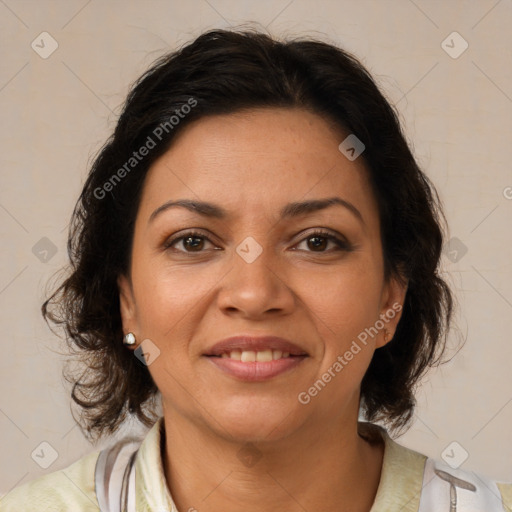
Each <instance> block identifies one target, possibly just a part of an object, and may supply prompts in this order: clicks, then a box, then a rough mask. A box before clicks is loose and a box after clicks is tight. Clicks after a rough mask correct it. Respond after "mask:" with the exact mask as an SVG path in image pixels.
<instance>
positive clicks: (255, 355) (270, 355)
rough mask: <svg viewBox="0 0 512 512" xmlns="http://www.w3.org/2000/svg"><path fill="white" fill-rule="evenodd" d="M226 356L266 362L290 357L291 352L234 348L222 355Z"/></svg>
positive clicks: (245, 361)
mask: <svg viewBox="0 0 512 512" xmlns="http://www.w3.org/2000/svg"><path fill="white" fill-rule="evenodd" d="M221 357H224V358H230V359H236V360H237V361H242V362H243V363H248V362H252V361H257V362H262V363H263V362H266V361H272V360H273V359H281V358H284V357H290V353H289V352H283V351H281V350H259V351H257V352H255V351H253V350H243V351H240V350H232V351H231V352H229V353H227V352H225V353H224V354H222V355H221Z"/></svg>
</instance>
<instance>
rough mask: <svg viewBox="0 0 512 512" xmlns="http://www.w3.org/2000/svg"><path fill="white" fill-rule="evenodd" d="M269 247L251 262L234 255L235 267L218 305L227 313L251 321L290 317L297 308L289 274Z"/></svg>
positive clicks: (225, 282)
mask: <svg viewBox="0 0 512 512" xmlns="http://www.w3.org/2000/svg"><path fill="white" fill-rule="evenodd" d="M283 260H284V259H283V258H279V256H278V255H275V254H274V253H273V251H272V250H271V249H270V248H266V249H264V248H262V251H261V254H259V256H258V257H257V258H256V259H254V260H252V258H247V257H245V255H244V253H243V252H242V251H240V252H236V253H234V254H233V267H232V269H231V270H230V271H229V272H228V273H227V275H226V276H225V277H224V279H222V282H221V285H222V287H221V289H220V290H219V292H218V299H217V300H218V306H219V308H220V309H221V310H222V311H223V312H224V313H225V314H230V315H234V314H237V315H239V316H243V317H246V318H251V319H258V318H262V317H265V318H266V317H267V316H268V315H269V314H273V315H276V314H281V315H286V314H290V313H291V312H292V311H293V309H294V307H295V306H296V295H295V293H294V292H293V290H292V283H291V282H290V278H291V276H290V272H289V269H287V268H286V265H285V263H286V262H285V261H283Z"/></svg>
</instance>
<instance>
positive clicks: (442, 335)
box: [0, 30, 512, 512]
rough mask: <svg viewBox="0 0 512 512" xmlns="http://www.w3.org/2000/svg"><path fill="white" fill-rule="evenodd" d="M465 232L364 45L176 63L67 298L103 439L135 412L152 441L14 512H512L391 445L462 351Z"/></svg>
mask: <svg viewBox="0 0 512 512" xmlns="http://www.w3.org/2000/svg"><path fill="white" fill-rule="evenodd" d="M441 218H442V212H441V209H440V206H439V200H438V198H437V195H436V192H435V189H434V188H433V186H432V185H431V184H430V182H429V180H428V179H427V177H426V176H425V175H424V174H423V173H422V172H421V170H420V169H419V168H418V165H417V164H416V162H415V160H414V158H413V156H412V154H411V151H410V149H409V147H408V146H407V144H406V142H405V140H404V137H403V135H402V133H401V130H400V126H399V123H398V120H397V117H396V115H395V113H394V111H393V109H392V108H391V106H390V105H389V103H388V102H387V101H386V100H385V98H384V97H383V95H382V94H381V93H380V92H379V90H378V88H377V87H376V85H375V83H374V82H373V80H372V78H371V77H370V75H369V74H368V72H367V71H366V70H365V69H364V68H363V67H362V66H361V64H360V63H359V62H358V61H357V60H356V59H355V58H354V57H352V56H350V55H348V54H347V53H345V52H344V51H342V50H340V49H338V48H335V47H333V46H331V45H328V44H326V43H323V42H318V41H309V40H296V41H289V42H284V43H283V42H278V41H275V40H273V39H271V38H270V37H268V36H267V35H264V34H260V33H256V32H254V33H250V32H237V31H224V30H214V31H210V32H207V33H205V34H203V35H201V36H200V37H199V38H197V39H196V40H195V41H193V42H192V43H191V44H188V45H187V46H185V47H184V48H183V49H181V50H180V51H178V52H176V53H173V54H170V55H167V56H165V57H163V58H161V59H160V60H159V61H158V62H157V63H156V64H155V65H154V66H153V67H152V68H151V69H150V70H149V71H148V72H147V73H145V74H144V75H143V76H142V77H141V78H140V79H139V80H138V82H137V83H136V84H135V86H134V88H133V89H132V91H131V92H130V94H129V96H128V99H127V102H126V105H125V108H124V111H123V113H122V115H121V117H120V119H119V121H118V124H117V127H116V129H115V132H114V134H113V135H112V137H111V138H110V139H109V140H108V142H107V143H106V145H105V146H104V147H103V149H102V151H101V152H100V154H99V156H98V157H97V159H96V160H95V162H94V165H93V167H92V169H91V172H90V174H89V177H88V179H87V182H86V183H85V186H84V189H83V191H82V194H81V196H80V199H79V202H78V204H77V207H76V209H75V211H74V215H73V224H72V230H71V232H70V240H69V249H70V258H71V271H72V272H71V275H70V276H69V277H68V278H67V279H66V281H65V282H64V283H63V284H62V285H61V286H60V288H59V289H58V290H57V291H56V293H55V294H54V295H53V296H52V297H51V298H50V299H49V300H48V301H47V302H45V304H44V305H43V314H44V315H45V317H46V318H47V319H49V320H52V321H54V322H56V323H62V324H63V325H64V327H65V329H66V331H67V335H68V339H69V341H70V344H71V346H72V347H74V348H75V349H76V350H77V351H78V353H80V354H82V355H83V357H84V362H85V363H86V371H84V373H83V374H81V375H79V376H78V377H76V378H75V380H74V381H73V382H74V386H73V392H72V397H73V399H74V401H75V402H76V403H77V404H78V405H80V406H81V407H82V415H81V418H80V422H81V426H82V428H83V431H84V433H86V435H88V436H89V437H90V438H91V439H98V438H99V437H101V436H102V435H105V434H112V433H114V432H115V431H116V430H117V429H118V427H119V426H120V425H121V424H122V423H123V421H124V420H125V419H126V416H127V414H128V413H129V414H132V415H134V416H135V417H137V418H138V419H139V420H141V421H142V422H143V423H144V424H145V425H147V426H148V427H151V429H150V430H149V432H148V434H147V435H146V437H145V438H144V440H143V441H142V443H139V442H138V441H136V440H134V441H132V442H127V443H124V444H123V443H120V444H117V445H115V446H114V448H113V449H111V450H106V451H103V452H101V454H100V453H99V452H95V453H92V454H90V455H88V456H86V457H84V458H83V459H81V460H79V461H78V462H76V463H75V464H73V465H72V466H70V467H69V468H66V469H64V470H62V471H58V472H54V473H51V474H49V475H46V476H43V477H41V478H39V479H36V480H35V481H33V482H31V483H28V484H25V485H23V486H21V487H19V488H17V489H15V490H14V491H12V492H11V493H9V494H8V495H7V496H6V497H5V498H4V499H3V500H2V502H1V507H0V508H1V510H2V511H4V512H10V511H19V510H23V511H36V510H37V511H38V512H41V511H43V510H48V511H49V510H51V511H54V512H55V511H64V510H66V511H67V510H73V511H93V510H95V511H96V510H98V509H101V510H102V511H105V510H111V511H113V510H137V511H151V512H157V511H158V512H160V511H163V510H173V511H176V510H179V511H180V512H184V511H194V510H197V511H199V512H203V511H221V510H222V511H225V510H228V511H230V510H242V509H243V510H244V511H248V512H252V511H262V510H264V511H266V512H269V511H270V512H272V511H277V510H289V511H295V510H297V511H299V510H301V511H304V510H308V511H316V510H333V511H334V510H336V511H371V512H381V511H390V510H397V511H398V510H401V511H421V512H424V511H426V510H430V511H434V510H435V511H438V510H448V509H449V510H459V511H461V510H462V511H463V510H486V511H491V510H510V507H511V506H512V485H508V484H507V485H506V484H499V483H496V482H492V481H490V480H488V479H485V478H484V477H483V476H476V475H475V474H474V473H468V472H466V471H463V470H461V469H460V468H459V469H458V468H452V467H450V466H448V465H447V464H446V463H444V462H442V461H434V460H432V459H427V457H426V456H425V455H422V454H419V453H417V452H415V451H412V450H409V449H406V448H404V447H402V446H400V445H398V444H397V443H396V442H394V441H393V440H392V439H391V437H390V435H389V434H388V431H389V432H394V431H398V430H400V429H402V430H403V429H404V428H405V427H406V426H407V425H408V423H409V422H410V419H411V417H412V413H413V408H414V403H415V401H414V395H413V389H414V386H415V385H416V383H417V382H418V381H419V379H420V377H421V376H422V375H423V374H424V373H425V371H426V370H427V369H428V368H429V367H431V366H433V365H435V364H437V363H439V362H440V361H441V357H442V355H443V349H444V345H445V340H446V334H447V331H448V327H449V323H450V318H451V314H452V295H451V292H450V290H449V288H448V286H447V284H446V283H445V282H444V281H443V280H442V279H441V277H439V275H438V265H439V260H440V255H441V249H442V241H443V235H442V229H441ZM160 404H161V406H162V411H163V416H161V417H158V415H156V413H155V411H156V406H158V405H160ZM360 414H361V416H362V418H364V419H365V420H366V421H358V418H359V417H360V416H359V415H360ZM377 421H378V422H379V423H381V424H383V425H386V426H387V428H388V430H385V429H384V428H383V427H380V426H377V425H376V424H375V422H377ZM506 507H509V508H508V509H507V508H506Z"/></svg>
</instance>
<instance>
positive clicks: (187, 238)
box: [165, 232, 213, 253]
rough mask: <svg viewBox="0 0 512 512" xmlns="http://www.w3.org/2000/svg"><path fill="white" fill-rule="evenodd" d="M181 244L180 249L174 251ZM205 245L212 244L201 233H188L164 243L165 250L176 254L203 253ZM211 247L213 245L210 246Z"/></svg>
mask: <svg viewBox="0 0 512 512" xmlns="http://www.w3.org/2000/svg"><path fill="white" fill-rule="evenodd" d="M180 243H181V248H179V249H176V247H177V246H179V244H180ZM206 243H210V244H211V243H212V242H211V241H210V240H209V239H208V237H206V236H205V235H203V234H202V233H196V232H189V233H185V234H184V235H182V236H180V237H176V238H172V239H171V240H169V241H168V242H166V243H165V249H169V248H172V249H174V250H176V251H178V252H188V253H192V252H203V249H204V248H205V244H206ZM212 245H213V244H212Z"/></svg>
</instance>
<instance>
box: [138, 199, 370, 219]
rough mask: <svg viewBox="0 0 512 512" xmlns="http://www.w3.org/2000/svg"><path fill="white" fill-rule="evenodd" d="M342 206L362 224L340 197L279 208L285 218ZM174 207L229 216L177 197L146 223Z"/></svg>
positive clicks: (214, 207)
mask: <svg viewBox="0 0 512 512" xmlns="http://www.w3.org/2000/svg"><path fill="white" fill-rule="evenodd" d="M335 205H338V206H342V207H344V208H346V209H347V210H349V211H350V212H352V214H353V215H354V216H355V217H357V219H358V220H359V221H360V222H361V223H362V224H364V219H363V216H362V214H361V212H360V211H359V210H358V209H357V208H356V207H355V206H354V205H353V204H352V203H350V202H349V201H346V200H345V199H342V198H341V197H329V198H326V199H311V200H309V201H301V202H295V203H288V204H287V205H286V206H284V207H283V208H282V209H281V212H280V216H281V219H287V218H291V217H299V216H301V215H306V214H308V213H314V212H317V211H320V210H324V209H326V208H329V207H331V206H335ZM174 207H181V208H186V209H187V210H190V211H191V212H194V213H198V214H199V215H203V216H204V217H212V218H215V219H225V218H227V217H229V214H228V212H227V210H225V209H224V208H222V207H221V206H219V205H216V204H213V203H208V202H205V201H196V200H192V199H177V200H171V201H167V202H166V203H164V204H163V205H161V206H159V207H158V208H157V209H156V210H155V211H154V212H153V213H152V214H151V215H150V217H149V220H148V224H149V223H150V222H152V221H153V220H154V219H155V218H156V217H157V216H158V215H159V214H161V213H163V212H164V211H166V210H169V209H170V208H174Z"/></svg>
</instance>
